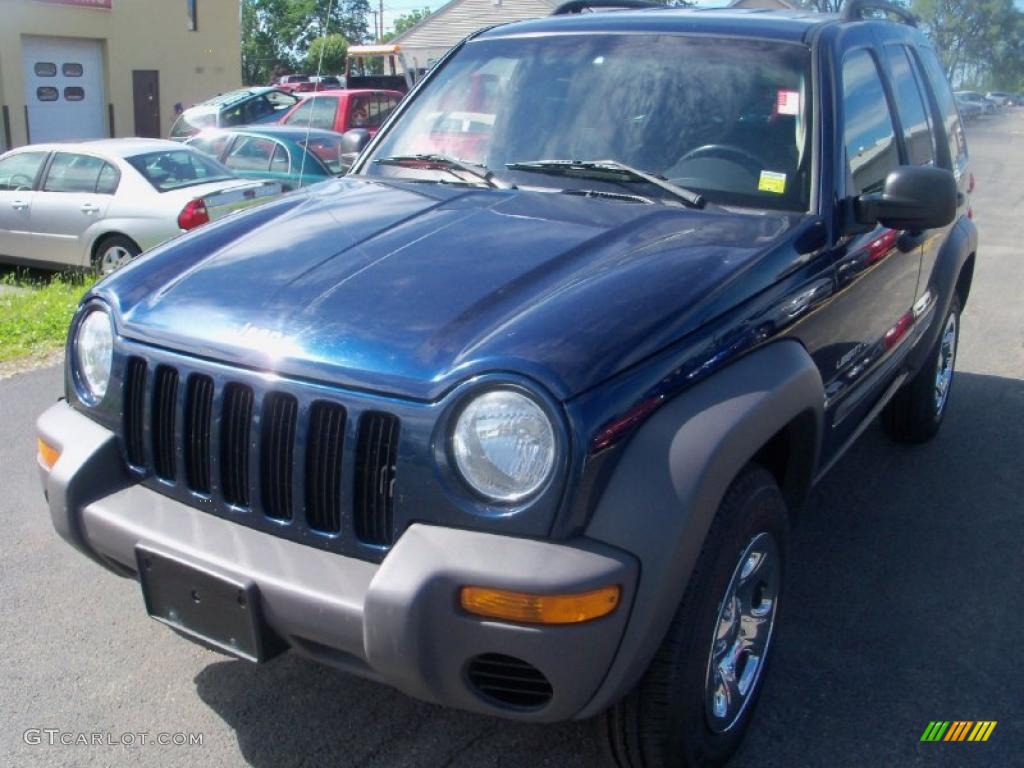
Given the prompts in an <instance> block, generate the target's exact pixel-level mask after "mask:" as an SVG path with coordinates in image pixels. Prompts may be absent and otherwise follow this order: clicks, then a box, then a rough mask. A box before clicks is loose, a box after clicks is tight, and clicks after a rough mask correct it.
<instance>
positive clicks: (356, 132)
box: [341, 128, 370, 155]
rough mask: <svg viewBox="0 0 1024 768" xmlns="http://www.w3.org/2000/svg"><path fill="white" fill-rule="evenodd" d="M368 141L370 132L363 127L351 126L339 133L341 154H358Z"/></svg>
mask: <svg viewBox="0 0 1024 768" xmlns="http://www.w3.org/2000/svg"><path fill="white" fill-rule="evenodd" d="M369 143H370V132H369V131H368V130H366V129H365V128H353V129H352V130H350V131H345V132H344V133H343V134H341V152H342V154H345V155H347V154H355V155H358V154H359V153H360V152H362V151H363V149H365V148H366V145H367V144H369Z"/></svg>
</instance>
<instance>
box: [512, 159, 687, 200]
mask: <svg viewBox="0 0 1024 768" xmlns="http://www.w3.org/2000/svg"><path fill="white" fill-rule="evenodd" d="M505 167H506V168H508V169H509V170H510V171H534V172H536V173H550V174H552V175H555V176H578V177H580V178H589V179H606V180H608V181H622V180H623V177H626V178H628V179H632V180H633V181H645V182H647V183H648V184H652V185H653V186H655V187H658V188H659V189H661V190H663V191H665V192H668V193H669V194H670V195H672V196H673V197H674V198H676V199H677V200H682V201H683V202H684V203H685V204H686V205H688V206H689V207H691V208H703V207H704V206H705V205H707V201H706V200H705V199H704V197H703V196H701V195H699V194H698V193H696V192H693V191H691V190H689V189H685V188H684V187H680V186H678V185H676V184H673V183H672V182H671V181H668V180H667V179H665V178H664V177H662V176H656V175H654V174H653V173H648V172H647V171H641V170H640V169H638V168H633V167H631V166H628V165H626V164H625V163H620V162H618V161H617V160H529V161H526V162H521V163H505Z"/></svg>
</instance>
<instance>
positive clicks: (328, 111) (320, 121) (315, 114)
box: [287, 96, 338, 131]
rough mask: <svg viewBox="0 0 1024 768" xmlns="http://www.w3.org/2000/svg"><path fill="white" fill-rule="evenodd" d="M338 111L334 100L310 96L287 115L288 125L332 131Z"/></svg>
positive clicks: (336, 102) (336, 101)
mask: <svg viewBox="0 0 1024 768" xmlns="http://www.w3.org/2000/svg"><path fill="white" fill-rule="evenodd" d="M337 111H338V100H337V99H336V98H325V97H322V96H310V97H309V98H308V99H306V100H305V101H304V102H302V104H301V105H300V106H298V107H296V109H295V111H294V112H292V113H291V114H290V115H288V120H287V123H288V125H301V126H306V125H309V126H310V127H312V128H322V129H323V130H325V131H333V130H334V115H335V113H336V112H337Z"/></svg>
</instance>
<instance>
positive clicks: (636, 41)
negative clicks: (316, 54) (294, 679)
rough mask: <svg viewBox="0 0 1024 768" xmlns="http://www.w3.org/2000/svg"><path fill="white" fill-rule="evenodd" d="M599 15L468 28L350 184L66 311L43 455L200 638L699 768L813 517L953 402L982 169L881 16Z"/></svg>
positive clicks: (200, 239) (353, 141) (91, 542)
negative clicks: (863, 463) (796, 530)
mask: <svg viewBox="0 0 1024 768" xmlns="http://www.w3.org/2000/svg"><path fill="white" fill-rule="evenodd" d="M607 4H608V3H607V2H606V1H605V2H603V1H602V0H590V2H584V1H583V0H573V2H570V3H569V4H567V5H566V6H564V7H563V8H562V9H560V12H558V13H556V14H555V15H554V16H552V17H549V18H545V19H538V20H533V21H525V22H521V23H515V24H509V25H505V26H498V27H495V28H491V29H488V30H484V31H481V32H479V33H477V34H475V35H472V36H471V37H470V38H469V39H467V40H466V41H464V42H463V43H462V44H460V45H459V46H456V48H455V49H453V50H452V51H451V52H450V53H449V54H448V55H447V56H446V57H445V58H444V59H443V60H442V61H441V62H440V63H438V65H437V66H436V67H434V68H433V69H432V70H431V71H430V73H429V74H428V75H427V76H426V77H425V78H424V79H423V81H422V82H421V83H420V84H418V85H417V87H416V89H415V90H414V91H413V92H412V93H411V94H410V96H409V97H408V98H407V99H406V100H405V101H404V102H403V103H402V104H401V105H400V107H399V108H398V110H397V111H396V113H395V114H394V115H393V116H392V117H391V118H390V119H389V120H388V121H387V123H386V124H385V126H384V127H383V129H382V130H381V131H380V133H379V134H378V135H377V136H376V137H374V138H373V139H372V140H368V138H367V136H366V134H365V133H360V132H355V133H352V134H349V135H347V136H346V142H347V145H348V146H349V148H350V149H352V150H353V151H360V154H359V156H358V158H357V159H355V163H354V166H353V169H352V172H351V174H350V175H348V176H346V177H344V178H342V179H338V180H334V181H329V182H325V183H324V184H321V185H317V186H315V187H313V188H310V189H308V190H303V191H301V192H299V193H295V194H292V195H289V196H286V197H283V198H280V199H278V200H277V201H274V202H271V203H269V204H267V205H264V206H262V207H260V208H256V209H253V210H250V211H247V212H244V213H240V214H238V215H234V216H231V217H228V218H226V219H224V220H223V221H220V222H217V223H215V224H213V225H210V226H208V227H203V228H202V229H201V230H198V231H196V232H195V233H190V234H187V235H184V236H182V237H180V238H178V239H176V240H174V241H172V242H170V243H168V244H165V245H163V246H161V247H159V248H156V249H154V250H152V251H150V252H149V253H147V254H144V255H143V256H142V257H141V258H139V259H138V260H137V261H135V262H133V263H132V264H130V265H129V266H127V267H125V268H124V269H122V270H120V271H118V272H117V273H115V274H114V275H112V276H110V277H108V278H107V279H105V280H103V281H102V282H100V283H99V284H98V285H96V287H95V288H94V289H93V290H91V291H90V293H89V294H88V295H87V296H86V297H85V298H84V300H83V302H82V304H81V306H80V308H79V309H78V312H77V314H76V316H75V318H74V320H73V323H72V326H71V329H70V333H69V341H68V349H67V374H66V401H65V402H60V403H58V404H56V405H54V406H53V407H52V408H50V409H49V410H48V411H46V413H44V414H43V415H42V416H41V417H40V419H39V424H38V428H39V439H40V443H39V464H40V470H41V473H42V478H43V485H44V488H45V490H46V494H47V499H48V501H49V507H50V512H51V514H52V517H53V522H54V525H55V527H56V529H57V531H58V532H59V533H60V535H61V536H63V537H64V538H65V539H66V540H67V541H68V542H70V543H71V544H72V545H73V546H75V547H77V548H78V549H80V550H81V551H82V552H84V553H85V554H87V555H88V556H89V557H91V558H93V559H94V560H96V561H97V562H98V563H100V564H101V565H103V566H105V567H107V568H109V569H111V570H113V571H115V572H117V573H120V574H122V575H124V576H127V577H130V578H133V579H137V580H139V581H140V582H141V586H142V594H143V597H144V601H145V606H146V609H147V610H148V612H149V614H150V615H152V616H153V617H154V618H155V619H157V620H159V621H161V622H163V623H165V624H167V625H169V626H170V627H172V628H173V629H174V630H176V631H177V632H179V633H180V634H182V635H184V636H186V637H189V638H191V639H193V640H195V641H197V642H200V643H203V644H206V645H207V646H210V647H213V648H217V649H220V650H221V651H224V652H227V653H231V654H234V655H236V656H239V657H242V658H246V659H251V660H253V661H262V660H264V659H267V658H270V657H272V656H274V655H275V654H277V653H279V652H281V651H283V650H287V649H291V650H293V651H296V652H299V653H301V654H304V655H306V656H309V657H312V658H313V659H316V660H318V661H321V662H323V663H325V664H331V665H334V666H337V667H340V668H343V669H346V670H350V671H351V672H353V673H355V674H358V675H365V676H368V677H371V678H374V679H377V680H381V681H383V682H386V683H388V684H390V685H393V686H395V687H397V688H399V689H401V690H403V691H405V692H407V693H409V694H411V695H413V696H417V697H420V698H422V699H426V700H428V701H433V702H438V703H441V704H444V705H448V706H452V707H460V708H463V709H466V710H472V711H475V712H481V713H487V714H491V715H496V716H502V717H506V718H512V719H517V720H523V721H556V720H562V719H570V718H575V719H585V718H594V721H595V723H597V727H598V731H599V733H600V738H601V740H602V741H603V742H604V744H605V746H606V748H607V750H606V751H607V753H608V756H609V759H610V760H611V761H612V762H613V763H615V764H617V765H621V766H663V765H672V766H676V765H709V764H717V763H721V762H723V761H725V760H727V759H728V757H729V756H730V755H731V754H732V753H733V752H734V751H735V749H736V748H737V746H738V744H739V741H740V739H741V738H742V735H743V733H744V731H745V729H746V727H747V726H748V724H749V722H750V719H751V716H752V711H753V705H754V702H755V700H756V697H757V694H758V691H759V689H760V687H761V683H762V681H763V679H764V675H765V669H766V665H767V662H768V660H769V657H770V654H771V651H772V645H773V642H774V630H775V628H776V625H777V624H778V620H779V610H780V606H781V605H782V602H784V601H783V591H784V575H785V568H786V540H787V530H788V529H789V527H790V525H791V523H792V521H793V519H794V517H795V516H796V514H797V512H798V510H799V509H800V506H801V503H802V502H803V500H804V499H805V498H806V496H807V494H808V490H809V489H810V488H811V486H812V485H813V484H814V483H815V481H817V480H818V479H819V478H821V477H822V475H823V474H824V473H825V472H827V471H828V470H829V468H831V467H832V466H834V465H835V463H836V461H837V460H838V459H839V457H840V456H842V454H843V452H844V450H845V449H846V448H847V447H848V446H849V445H850V444H851V443H852V442H853V441H854V440H855V439H856V438H857V436H858V435H859V434H860V433H861V432H862V431H863V430H864V428H865V427H866V426H867V425H869V424H870V423H872V422H873V420H874V419H876V417H879V416H880V417H881V420H882V423H883V425H884V427H885V429H886V430H887V431H888V433H889V434H890V435H891V436H892V437H893V438H894V439H896V440H899V441H904V442H921V441H925V440H927V439H929V438H930V437H932V436H933V435H934V434H935V433H936V431H937V430H938V429H939V427H940V424H941V423H942V420H943V416H944V415H945V413H946V411H947V410H948V408H949V407H950V406H949V402H950V391H951V385H952V383H953V374H954V365H955V360H956V347H957V339H958V330H959V323H960V313H961V310H962V309H963V307H964V305H965V303H966V301H967V298H968V293H969V291H970V287H971V277H972V273H973V270H974V263H975V252H976V248H977V234H976V230H975V226H974V224H973V223H972V221H971V211H970V208H969V205H970V199H969V195H970V191H971V187H972V185H973V179H972V177H971V173H970V171H969V169H968V165H967V150H966V145H965V141H964V134H963V131H962V129H961V124H960V117H959V114H958V112H957V108H956V104H955V101H954V99H953V94H952V93H951V91H950V88H949V85H948V84H947V82H946V80H945V78H944V76H943V73H942V68H941V66H940V64H939V60H938V58H937V56H936V53H935V51H934V50H933V48H932V47H931V46H930V44H929V43H928V42H927V40H926V39H925V38H924V37H923V36H922V35H921V34H920V33H919V32H918V31H917V30H916V29H915V26H914V19H913V18H912V17H910V16H909V15H908V14H906V12H905V11H902V10H900V9H898V8H892V7H890V6H886V5H884V4H880V3H866V2H857V1H856V0H854V1H853V2H849V3H848V4H847V5H846V7H845V8H844V10H843V12H842V13H841V14H837V15H834V16H821V15H816V14H810V13H800V12H751V11H693V10H679V9H666V8H639V7H634V8H630V9H628V10H618V11H607V12H590V11H592V10H594V9H595V8H601V7H602V6H603V5H607ZM623 4H629V5H633V6H635V5H638V4H637V3H635V2H630V1H629V0H620V2H618V3H617V5H620V6H621V5H623Z"/></svg>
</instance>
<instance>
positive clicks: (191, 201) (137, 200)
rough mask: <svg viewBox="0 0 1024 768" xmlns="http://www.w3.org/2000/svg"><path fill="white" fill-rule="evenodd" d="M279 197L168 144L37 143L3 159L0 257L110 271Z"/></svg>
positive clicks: (270, 186) (267, 186)
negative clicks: (176, 238)
mask: <svg viewBox="0 0 1024 768" xmlns="http://www.w3.org/2000/svg"><path fill="white" fill-rule="evenodd" d="M280 192H281V185H280V184H279V183H277V182H268V181H248V180H243V179H239V178H238V177H237V176H236V175H235V174H234V173H233V172H232V171H230V170H229V169H227V168H225V167H224V166H223V165H221V164H220V163H218V162H217V161H216V160H213V159H211V158H209V157H207V156H206V155H203V154H202V153H200V152H197V151H196V150H194V149H192V148H191V147H186V146H182V145H181V144H179V143H177V142H173V141H162V140H159V139H104V140H99V141H87V142H80V143H55V144H33V145H29V146H26V147H21V148H19V149H14V150H11V151H10V152H7V153H5V154H4V155H0V260H4V261H9V262H13V263H18V264H26V265H30V266H42V267H46V268H50V269H53V268H60V269H62V268H66V267H78V268H92V269H95V270H96V271H98V272H100V273H101V274H107V273H109V272H112V271H113V270H115V269H117V268H118V267H119V266H121V265H122V264H124V263H125V262H126V261H128V260H129V259H132V258H134V257H135V256H137V255H138V254H139V253H141V252H142V251H145V250H147V249H149V248H152V247H153V246H155V245H157V244H159V243H161V242H163V241H164V240H167V239H169V238H171V237H174V236H175V235H179V234H181V233H182V232H185V231H187V230H189V229H193V228H194V227H197V226H199V225H200V224H205V223H206V222H207V221H210V220H211V219H217V218H220V217H222V216H224V215H226V214H228V213H230V212H232V211H235V210H238V209H239V208H245V207H248V206H250V205H254V204H257V203H260V202H263V201H266V200H268V199H270V198H271V197H274V196H275V195H278V194H280Z"/></svg>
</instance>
